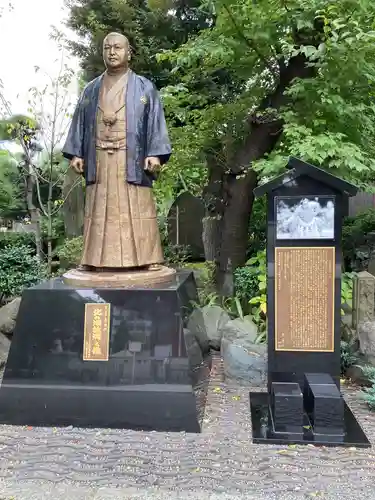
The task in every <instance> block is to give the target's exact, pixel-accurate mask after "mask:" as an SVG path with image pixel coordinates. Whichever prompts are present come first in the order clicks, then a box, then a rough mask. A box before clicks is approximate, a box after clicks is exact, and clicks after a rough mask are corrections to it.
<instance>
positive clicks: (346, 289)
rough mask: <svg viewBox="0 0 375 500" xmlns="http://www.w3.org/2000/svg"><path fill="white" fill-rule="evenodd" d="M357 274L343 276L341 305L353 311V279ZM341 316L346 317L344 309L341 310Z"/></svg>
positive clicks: (347, 273) (343, 274) (344, 274)
mask: <svg viewBox="0 0 375 500" xmlns="http://www.w3.org/2000/svg"><path fill="white" fill-rule="evenodd" d="M354 275H355V273H349V272H346V273H342V276H341V305H342V307H343V308H344V307H345V306H346V307H347V308H349V310H351V309H352V306H353V278H354ZM341 314H342V315H344V309H342V310H341Z"/></svg>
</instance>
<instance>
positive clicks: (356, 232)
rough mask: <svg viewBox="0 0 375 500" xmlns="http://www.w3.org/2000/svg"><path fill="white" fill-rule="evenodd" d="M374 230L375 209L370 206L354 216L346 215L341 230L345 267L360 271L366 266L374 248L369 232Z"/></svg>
mask: <svg viewBox="0 0 375 500" xmlns="http://www.w3.org/2000/svg"><path fill="white" fill-rule="evenodd" d="M374 231H375V209H373V208H370V209H368V210H365V211H364V212H362V213H359V214H357V215H356V216H355V217H346V218H345V220H344V225H343V231H342V251H343V259H344V262H345V268H346V269H347V270H353V271H361V270H363V269H366V268H367V264H368V260H369V258H370V257H371V253H372V251H373V248H374V246H375V245H374V243H375V242H374V241H371V238H369V233H371V232H374Z"/></svg>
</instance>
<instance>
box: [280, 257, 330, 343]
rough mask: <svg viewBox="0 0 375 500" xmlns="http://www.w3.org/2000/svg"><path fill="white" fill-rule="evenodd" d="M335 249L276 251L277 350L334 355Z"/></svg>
mask: <svg viewBox="0 0 375 500" xmlns="http://www.w3.org/2000/svg"><path fill="white" fill-rule="evenodd" d="M334 295H335V248H334V247H277V248H275V350H276V351H306V352H308V351H310V352H333V351H334Z"/></svg>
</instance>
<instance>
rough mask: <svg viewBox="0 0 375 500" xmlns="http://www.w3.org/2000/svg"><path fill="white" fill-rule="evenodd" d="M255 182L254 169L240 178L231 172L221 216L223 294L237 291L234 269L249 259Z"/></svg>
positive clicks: (219, 257)
mask: <svg viewBox="0 0 375 500" xmlns="http://www.w3.org/2000/svg"><path fill="white" fill-rule="evenodd" d="M255 186H256V175H255V173H254V172H252V171H251V172H250V174H249V175H247V176H243V177H241V178H240V179H236V177H235V176H233V175H228V176H227V178H226V181H225V188H226V189H225V190H226V196H225V198H226V204H225V209H224V213H223V216H222V219H221V230H220V240H219V241H220V247H219V251H218V255H217V259H216V264H217V269H216V282H217V286H218V291H219V293H220V295H223V296H231V295H233V292H234V283H233V271H234V270H235V269H236V267H238V266H243V265H244V264H245V261H246V251H247V245H248V240H249V235H248V232H249V221H250V214H251V209H252V206H253V200H254V195H253V189H254V188H255Z"/></svg>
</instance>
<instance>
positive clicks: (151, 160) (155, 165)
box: [145, 156, 160, 172]
mask: <svg viewBox="0 0 375 500" xmlns="http://www.w3.org/2000/svg"><path fill="white" fill-rule="evenodd" d="M159 168H160V160H159V158H158V157H156V156H148V157H147V158H146V159H145V170H148V171H149V172H157V171H158V170H159Z"/></svg>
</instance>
